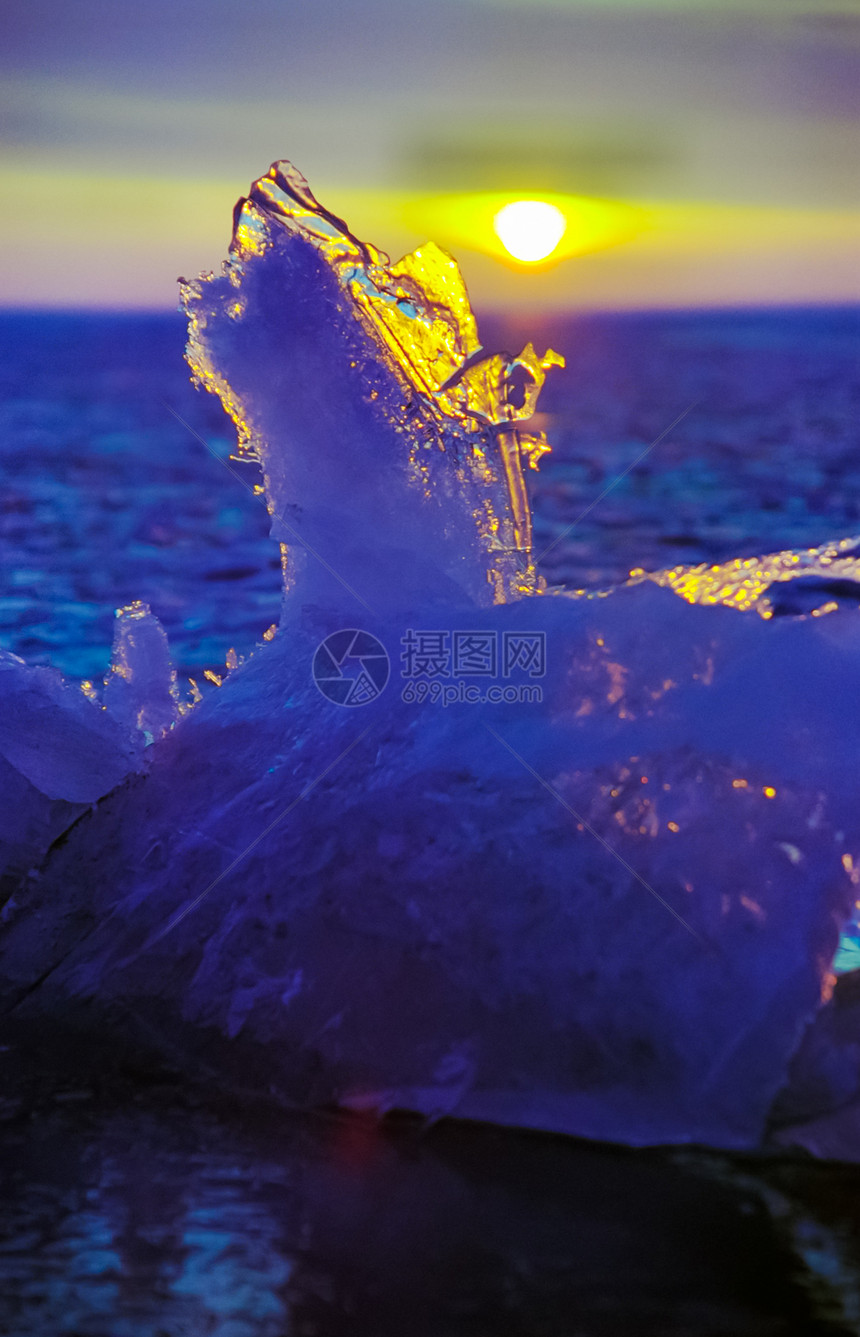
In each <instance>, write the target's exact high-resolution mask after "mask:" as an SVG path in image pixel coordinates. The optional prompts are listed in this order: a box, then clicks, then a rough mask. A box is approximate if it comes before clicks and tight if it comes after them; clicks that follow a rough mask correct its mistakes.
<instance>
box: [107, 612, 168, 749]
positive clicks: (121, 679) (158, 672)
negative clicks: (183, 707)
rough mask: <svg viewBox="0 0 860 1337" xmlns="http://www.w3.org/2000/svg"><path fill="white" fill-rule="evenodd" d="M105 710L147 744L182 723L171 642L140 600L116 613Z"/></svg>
mask: <svg viewBox="0 0 860 1337" xmlns="http://www.w3.org/2000/svg"><path fill="white" fill-rule="evenodd" d="M104 707H105V710H106V711H107V713H108V715H110V717H111V719H114V720H116V721H117V723H119V724H120V725H122V726H123V727H124V728H125V729H127V730H128V731H129V732H132V733H133V732H135V731H137V732H139V733H140V734H141V735H142V736H143V739H144V740H145V741H146V742H147V743H152V742H153V741H154V740H155V739H156V738H160V737H161V736H162V734H164V733H165V732H166V731H167V730H168V729H169V728H171V726H172V725H173V724H174V723H175V722H176V720H177V719H178V718H179V691H178V688H177V686H176V671H175V669H174V667H173V664H172V663H171V659H170V649H169V647H168V644H167V636H166V635H165V632H164V628H163V627H162V625H161V623H160V622H159V620H158V618H157V617H155V616H154V614H153V612H152V610H151V609H150V608H149V606H148V605H147V604H145V603H141V602H140V601H139V600H138V601H137V602H135V603H133V604H130V605H129V606H128V607H127V608H118V609H117V614H116V629H115V631H114V642H113V654H112V655H111V664H110V672H109V673H108V676H107V678H106V679H105V690H104Z"/></svg>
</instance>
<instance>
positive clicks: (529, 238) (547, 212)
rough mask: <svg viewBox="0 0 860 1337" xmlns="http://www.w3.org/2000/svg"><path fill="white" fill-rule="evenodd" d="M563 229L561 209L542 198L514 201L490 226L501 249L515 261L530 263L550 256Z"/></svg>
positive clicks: (563, 219)
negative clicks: (500, 244)
mask: <svg viewBox="0 0 860 1337" xmlns="http://www.w3.org/2000/svg"><path fill="white" fill-rule="evenodd" d="M566 228H567V219H566V218H565V216H564V214H563V213H562V212H561V210H560V209H557V208H556V207H555V205H554V204H547V203H546V202H545V201H544V200H515V201H514V203H513V204H506V205H505V207H504V209H500V210H499V212H498V213H497V214H496V216H495V218H494V219H493V229H494V231H495V233H496V236H497V237H498V238H499V241H500V242H501V243H502V245H503V246H504V248H505V250H506V251H507V252H508V253H509V254H510V255H512V256H513V257H514V259H515V260H522V261H523V262H524V263H525V264H532V265H533V264H536V263H537V262H538V261H539V260H546V259H547V257H548V256H550V255H552V253H553V251H554V250H555V249H556V247H557V246H558V244H559V242H560V241H561V239H562V237H563V236H564V233H565V229H566Z"/></svg>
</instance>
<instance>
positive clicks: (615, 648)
mask: <svg viewBox="0 0 860 1337" xmlns="http://www.w3.org/2000/svg"><path fill="white" fill-rule="evenodd" d="M305 190H306V188H305V187H303V186H302V184H301V183H300V182H298V181H297V179H296V178H295V177H294V176H293V177H291V176H290V175H289V173H288V172H287V170H286V169H285V168H282V169H274V170H273V173H272V174H270V177H269V178H265V179H264V180H263V181H262V182H260V183H257V186H256V187H255V188H254V190H253V191H252V194H251V197H250V200H249V201H246V202H245V203H244V205H243V206H242V207H241V208H240V210H239V212H238V220H237V234H236V241H235V243H234V247H233V251H232V254H231V259H230V261H229V263H228V265H227V267H226V269H225V271H224V273H223V274H222V275H220V276H218V277H212V278H210V279H208V280H207V279H202V280H200V281H198V282H197V283H194V284H191V285H188V287H187V289H186V301H187V303H188V306H189V311H190V315H191V342H190V360H191V362H192V366H193V367H194V369H195V371H196V373H197V375H198V376H199V377H200V378H201V379H202V380H203V381H204V382H205V383H206V384H207V385H208V386H209V387H210V388H212V389H215V390H216V391H217V392H218V393H219V394H220V395H221V396H222V398H223V399H224V401H225V404H226V406H227V407H228V408H229V410H230V412H231V413H232V414H233V416H234V419H235V420H236V422H237V424H238V426H239V435H240V443H241V446H242V449H243V450H244V451H245V452H246V453H247V452H248V451H252V452H254V453H255V454H256V455H257V456H258V457H259V459H260V460H261V462H262V466H263V472H264V477H265V484H266V487H267V501H268V505H269V509H270V512H271V514H272V516H273V528H274V532H275V534H276V536H277V537H278V539H279V541H281V542H282V544H283V547H284V549H285V551H284V559H285V587H286V598H285V603H284V615H283V620H282V628H281V631H280V633H279V634H278V635H277V636H275V637H274V639H272V640H270V641H268V642H267V643H265V644H263V645H261V646H260V647H259V648H258V650H257V651H256V652H255V654H254V655H253V657H252V658H251V659H250V660H249V661H248V662H246V663H244V664H241V665H239V664H238V662H237V661H236V659H235V658H234V661H233V662H234V665H235V667H234V668H233V670H232V672H231V673H230V675H229V677H228V678H227V680H226V682H225V684H224V687H223V688H222V689H221V691H220V692H218V693H215V694H213V695H212V696H210V698H209V699H207V700H206V701H205V702H204V703H203V704H202V705H200V706H199V707H198V708H197V709H195V710H193V711H192V712H191V713H190V714H187V715H186V716H185V717H184V718H182V719H181V720H179V722H178V723H177V724H176V726H175V727H174V728H173V729H172V730H171V731H170V732H169V733H168V734H167V735H166V736H165V737H164V738H163V739H162V740H161V741H160V742H158V743H157V744H156V745H155V746H153V747H152V748H150V749H148V754H150V755H149V769H148V773H147V774H146V776H145V777H142V778H140V779H139V780H136V781H135V782H134V783H132V784H131V785H129V786H127V787H124V788H123V789H121V790H118V791H117V792H116V793H115V794H113V795H111V797H110V798H108V799H107V800H106V801H104V802H103V803H101V804H100V805H99V808H98V810H97V811H95V812H94V813H92V814H90V815H88V816H86V817H84V818H83V819H82V820H81V821H80V822H79V823H78V825H77V826H76V828H75V830H74V831H72V832H71V833H70V835H69V837H68V839H67V840H66V841H65V842H64V844H63V846H62V848H59V849H57V850H56V851H55V853H54V854H53V856H52V858H51V860H50V862H49V864H48V865H47V867H46V868H45V869H44V870H43V875H42V877H41V878H40V879H39V880H37V881H32V882H30V883H28V884H27V885H26V886H25V887H24V888H22V890H21V893H20V894H19V895H17V896H16V898H15V902H14V904H12V905H11V906H9V907H7V921H8V926H7V931H6V933H5V934H4V937H3V939H2V942H0V976H2V979H3V991H4V996H5V998H6V1000H7V1003H8V1005H12V1006H15V1007H16V1009H17V1013H18V1015H20V1016H23V1017H27V1016H29V1017H44V1016H45V1015H48V1016H50V1015H52V1014H53V1015H56V1014H57V1013H58V1012H60V1011H62V1013H63V1015H64V1016H66V1017H67V1018H69V1019H71V1021H72V1022H73V1023H76V1024H80V1025H83V1026H87V1027H92V1026H93V1025H94V1024H95V1025H96V1026H97V1027H98V1028H99V1029H101V1030H107V1032H108V1033H109V1034H110V1035H112V1036H114V1037H115V1038H117V1039H124V1040H125V1041H126V1042H130V1043H134V1044H136V1045H142V1046H145V1047H150V1048H154V1049H155V1050H156V1051H157V1052H159V1053H161V1054H168V1055H170V1056H171V1057H172V1058H174V1059H178V1060H179V1061H181V1063H182V1065H183V1066H184V1067H186V1068H188V1069H190V1070H192V1071H199V1072H202V1073H203V1074H204V1075H205V1074H207V1073H208V1074H213V1073H217V1074H219V1078H220V1080H225V1079H226V1080H228V1081H231V1082H233V1083H234V1084H235V1085H237V1086H239V1087H243V1088H248V1087H250V1088H254V1089H260V1088H262V1089H266V1090H269V1091H271V1092H273V1093H275V1094H277V1095H278V1096H280V1097H281V1098H282V1099H285V1100H291V1101H295V1102H298V1103H302V1104H307V1103H309V1104H319V1103H332V1102H337V1103H340V1104H343V1105H347V1106H350V1107H357V1108H361V1109H365V1108H370V1109H386V1108H391V1107H392V1106H406V1107H408V1108H411V1109H416V1110H419V1111H421V1112H423V1113H425V1114H428V1115H430V1116H436V1115H439V1114H444V1113H459V1114H461V1115H466V1116H469V1117H475V1118H486V1119H493V1120H497V1121H499V1122H510V1123H520V1124H527V1125H531V1126H537V1127H544V1128H555V1129H560V1130H564V1131H567V1132H573V1133H579V1134H583V1135H587V1136H592V1137H609V1138H618V1139H620V1140H624V1141H629V1142H632V1143H647V1142H661V1141H707V1142H712V1143H715V1144H717V1145H721V1146H731V1147H748V1146H753V1145H756V1144H757V1143H758V1142H759V1141H760V1140H761V1138H762V1136H763V1135H764V1133H765V1130H766V1126H767V1121H768V1116H769V1112H770V1110H771V1107H772V1105H773V1102H774V1100H775V1098H776V1097H777V1096H779V1095H780V1093H781V1090H782V1088H783V1087H784V1086H785V1084H786V1081H787V1075H788V1072H789V1067H790V1064H791V1061H792V1057H793V1056H794V1055H795V1054H796V1052H797V1050H798V1047H799V1046H800V1045H801V1041H802V1038H803V1036H804V1032H805V1029H806V1027H807V1026H808V1024H809V1023H810V1022H811V1021H813V1019H814V1018H815V1016H816V1014H817V1013H818V1009H819V1007H820V1004H821V1002H822V1000H823V999H826V998H827V997H828V995H829V993H830V991H831V989H832V987H833V977H832V974H831V964H832V961H833V956H834V952H835V950H836V946H837V942H838V937H839V931H840V928H841V926H842V925H844V924H845V922H846V921H847V920H848V918H849V915H850V913H851V909H852V906H853V902H854V897H855V895H856V889H855V869H856V867H857V865H858V860H860V824H858V819H857V815H856V814H857V812H858V811H860V806H858V797H860V796H858V793H857V789H858V783H857V777H856V763H855V758H856V752H857V728H856V708H855V688H854V683H855V681H856V665H857V662H858V655H860V624H858V623H857V618H856V612H857V602H858V600H857V597H856V589H857V580H856V577H857V566H856V559H855V558H854V556H853V541H851V540H846V542H845V543H844V544H843V545H841V546H840V545H839V544H838V543H836V542H833V543H829V544H825V546H824V547H823V548H821V549H820V550H818V551H816V552H814V553H810V552H806V553H805V554H804V553H802V552H796V553H793V554H791V553H789V554H785V553H783V554H778V555H776V556H774V557H771V558H764V559H761V560H758V559H756V560H752V559H750V560H748V561H747V563H746V565H744V564H743V563H739V564H737V563H736V564H734V565H732V564H728V565H726V566H725V567H723V568H719V569H717V568H715V567H714V566H713V564H712V563H711V564H705V565H704V566H703V567H702V569H700V570H695V569H692V570H691V569H686V568H685V569H679V568H677V567H676V568H672V569H671V570H669V571H668V572H667V573H665V574H663V575H659V576H657V577H655V578H653V579H647V578H645V577H644V573H643V575H636V576H635V577H634V578H633V580H632V582H631V583H630V584H627V585H623V586H620V587H618V588H616V589H615V590H614V591H613V592H602V593H601V594H597V593H592V594H591V595H588V596H586V595H578V596H577V595H573V596H571V595H565V594H545V593H542V587H541V581H540V578H539V576H538V574H537V571H536V568H535V561H534V553H533V549H532V545H531V539H530V526H529V523H528V517H527V515H525V514H524V513H523V512H522V510H521V505H522V498H523V492H522V486H521V480H522V474H521V472H519V471H520V469H521V464H522V462H523V460H525V462H526V463H528V461H529V460H533V459H534V458H535V457H536V456H537V455H538V454H539V453H540V449H541V447H542V445H543V443H542V441H541V439H540V436H539V435H537V436H535V435H533V432H534V429H535V424H534V422H533V421H532V422H529V423H528V427H526V426H523V429H522V430H523V432H526V433H527V434H526V435H525V436H524V437H520V436H519V432H520V428H519V427H518V426H516V423H517V416H516V414H517V412H518V410H517V407H516V402H515V401H517V400H518V399H519V398H520V396H521V394H522V390H523V381H522V376H523V375H525V372H528V376H527V377H526V381H528V377H531V385H532V389H534V388H535V387H537V385H538V381H539V380H540V379H542V374H543V371H544V370H545V369H546V364H547V362H548V361H549V360H550V359H547V358H543V359H538V358H537V357H536V355H534V353H533V352H532V353H529V352H528V348H527V349H526V350H525V352H524V353H523V354H522V355H520V356H519V357H518V358H514V357H511V356H510V355H507V354H503V353H498V354H495V353H493V354H489V353H487V352H485V351H484V350H482V349H481V348H480V347H479V346H477V345H476V339H477V335H476V334H474V336H473V326H472V325H471V324H470V323H469V322H470V321H471V316H470V315H469V314H468V311H467V309H464V308H463V306H462V302H463V300H464V299H463V297H462V293H461V289H460V288H459V287H458V285H457V280H456V273H455V270H454V269H453V268H452V267H451V263H452V262H450V261H448V260H447V259H446V258H445V257H441V258H440V256H439V255H438V254H436V253H432V252H426V251H425V253H424V256H423V257H419V260H418V261H414V260H413V261H412V262H410V261H409V260H408V259H407V261H403V262H401V263H400V265H399V266H395V267H388V266H387V265H386V264H385V262H384V260H383V259H382V258H381V257H379V256H378V253H375V252H372V250H371V249H370V248H366V247H363V246H362V244H361V243H358V242H357V241H356V240H355V238H352V237H351V235H350V234H349V233H348V232H346V231H345V229H344V228H343V227H342V226H341V225H340V224H339V223H338V220H334V219H332V217H331V216H330V215H327V214H325V212H324V211H322V210H319V209H318V208H317V207H316V205H315V202H313V201H312V197H309V196H308V195H307V194H306V193H305ZM431 262H432V263H431ZM440 274H441V275H443V276H444V278H445V284H446V285H447V286H445V288H444V292H441V293H440V292H438V291H436V290H435V289H434V288H433V284H434V283H436V282H437V280H438V276H439V275H440ZM431 299H434V300H431ZM406 307H408V308H409V310H405V308H406ZM394 308H397V311H396V312H394ZM380 313H381V315H380ZM392 313H394V314H392ZM391 320H393V321H394V324H393V325H392V324H391ZM404 322H406V324H404ZM413 327H414V330H413V333H414V339H415V348H413V349H412V351H411V352H407V354H403V348H402V340H403V337H404V335H403V331H404V329H406V330H407V331H408V330H409V329H410V328H413ZM392 330H394V332H395V334H396V335H397V338H396V339H395V341H394V342H395V344H396V345H397V346H396V347H394V346H393V344H392V340H391V338H390V337H389V336H391V334H392ZM440 349H441V352H440V351H439V350H440ZM398 350H399V351H398ZM416 350H417V351H416ZM458 358H459V359H460V361H459V364H458V363H457V359H458ZM440 361H441V362H444V363H445V367H444V374H443V372H442V371H440V370H439V367H438V366H437V363H439V362H440ZM452 362H453V364H454V365H453V369H452V368H451V364H452ZM434 368H435V370H434ZM523 368H525V372H523ZM431 371H432V372H433V374H432V375H431ZM515 372H516V373H517V374H516V375H515V374H514V373H515ZM472 377H474V378H475V379H470V378H472ZM428 378H429V379H428ZM518 385H519V389H517V386H518ZM446 387H447V388H446ZM531 393H532V391H531V390H529V389H528V385H527V386H526V400H527V402H528V407H529V409H531V408H532V407H533V404H532V403H531V402H529V401H528V394H531ZM446 396H448V398H447V399H446ZM452 396H453V397H452ZM509 409H513V410H514V411H513V412H511V413H508V410H509ZM482 497H483V499H484V501H485V503H486V504H483V503H482V500H481V499H482ZM825 537H826V536H825ZM798 577H801V578H800V579H799V578H798ZM661 586H662V587H661ZM679 596H681V597H679ZM357 619H360V620H359V621H357ZM356 625H360V626H362V627H364V628H365V629H366V630H367V631H368V632H370V633H372V634H373V635H374V636H376V637H378V638H379V639H380V641H381V642H382V644H383V645H384V646H385V647H386V649H387V651H388V654H389V656H390V658H391V662H392V664H393V665H394V666H395V673H394V675H393V679H392V682H391V684H390V686H389V687H388V688H387V690H386V692H384V693H383V694H382V695H381V696H380V697H379V698H378V700H376V701H374V702H372V703H371V704H369V705H367V706H366V707H363V708H362V710H361V711H357V712H354V711H349V710H344V709H341V708H338V707H336V706H333V705H332V704H331V702H330V701H328V700H326V699H325V698H324V697H323V696H322V694H321V693H320V691H318V689H317V687H316V685H315V684H314V683H313V681H312V680H311V676H310V668H311V664H312V662H313V659H314V655H315V652H316V649H317V647H318V646H319V644H320V642H321V641H322V640H323V639H324V638H325V637H327V636H328V635H330V634H332V633H333V632H336V631H339V630H341V629H343V628H344V627H354V626H356ZM440 626H441V627H444V628H445V629H447V631H448V632H449V633H453V632H455V631H474V630H475V629H479V630H480V629H483V630H490V631H492V632H505V631H508V632H513V633H516V634H522V633H524V632H529V633H531V634H535V633H540V634H542V635H544V636H545V637H546V647H547V671H546V677H545V678H544V679H543V681H542V687H543V701H542V703H540V704H536V703H535V702H534V701H532V702H530V703H528V704H526V705H523V704H518V705H493V706H489V705H485V706H480V707H476V706H474V705H456V706H451V707H449V708H448V709H444V708H442V707H441V706H438V705H433V703H432V702H429V701H428V702H426V703H425V704H423V705H422V704H421V703H420V702H414V701H407V700H402V699H401V697H400V691H399V687H400V683H399V682H398V681H397V679H396V666H397V664H398V659H399V650H400V643H401V638H402V636H403V634H404V632H405V630H406V629H407V628H409V627H419V628H420V627H425V628H431V627H437V628H438V627H440ZM157 657H158V656H157V655H156V659H157ZM150 662H151V660H150V656H149V655H144V658H143V680H144V683H147V682H149V683H150V684H151V683H152V682H154V683H155V685H156V688H157V690H158V691H159V692H161V698H160V699H161V700H162V703H163V702H164V677H163V674H161V673H158V672H156V673H154V674H153V675H152V677H150V676H149V673H148V669H147V667H146V666H147V665H148V664H150ZM159 684H160V685H159ZM147 699H148V692H145V693H144V698H143V700H144V701H145V700H147ZM138 707H139V703H138ZM138 707H136V708H138ZM37 979H42V980H43V982H42V983H41V984H40V986H39V987H38V988H34V987H33V983H34V981H36V980H37ZM821 1015H822V1016H824V1015H825V1014H824V1013H822V1014H821ZM810 1043H811V1042H810ZM828 1043H829V1042H828ZM840 1044H841V1041H840ZM825 1047H826V1045H825ZM812 1048H813V1049H814V1050H815V1053H817V1052H818V1050H817V1048H816V1046H815V1045H813V1046H812ZM837 1048H839V1046H837ZM811 1061H812V1062H813V1063H814V1062H816V1061H817V1060H816V1059H814V1057H813V1059H812V1060H811ZM851 1061H852V1057H851V1055H850V1054H849V1053H847V1051H846V1052H840V1054H838V1055H837V1058H836V1060H835V1065H836V1067H837V1068H838V1067H839V1065H840V1064H841V1063H850V1062H851ZM832 1067H833V1063H832V1062H831V1068H832ZM847 1086H850V1083H847ZM846 1089H847V1087H846V1083H845V1082H844V1081H843V1082H842V1085H841V1087H840V1090H839V1093H840V1094H841V1095H844V1093H845V1090H846ZM849 1094H850V1093H849ZM833 1096H834V1099H835V1098H836V1096H837V1086H836V1085H834V1087H833ZM828 1099H829V1097H828ZM825 1106H826V1107H827V1102H825ZM788 1107H791V1101H790V1100H789V1101H788V1106H786V1105H785V1101H784V1103H783V1108H788ZM793 1108H795V1109H796V1110H798V1111H799V1109H800V1107H799V1105H795V1106H794V1107H793ZM798 1117H805V1110H804V1112H803V1114H802V1115H801V1114H800V1113H798Z"/></svg>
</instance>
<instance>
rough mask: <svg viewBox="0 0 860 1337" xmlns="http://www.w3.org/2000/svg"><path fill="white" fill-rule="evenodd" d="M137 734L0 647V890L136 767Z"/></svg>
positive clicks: (48, 672)
mask: <svg viewBox="0 0 860 1337" xmlns="http://www.w3.org/2000/svg"><path fill="white" fill-rule="evenodd" d="M138 751H139V749H138V744H137V734H136V732H135V731H134V730H130V729H128V728H124V727H123V726H122V725H121V724H119V723H117V722H116V721H114V720H112V719H111V718H109V717H108V715H106V714H105V712H104V711H101V710H99V709H98V707H97V706H96V705H95V704H94V703H93V702H92V701H90V700H88V699H87V697H86V696H85V695H84V694H83V693H82V692H81V691H79V690H78V688H77V687H74V686H72V685H70V684H68V683H66V682H64V681H63V679H62V678H61V677H60V674H59V673H57V672H56V671H55V670H53V669H49V668H32V667H28V666H27V665H26V664H24V662H23V661H22V660H20V659H18V658H17V657H16V656H15V655H10V654H5V653H0V879H2V885H3V886H4V887H5V888H6V894H7V895H8V894H9V892H10V891H11V890H12V889H13V888H14V886H15V884H16V883H17V882H18V881H19V880H20V878H21V876H22V875H23V874H26V873H28V872H29V870H30V869H31V868H38V866H39V865H40V864H41V862H42V860H43V859H44V857H45V854H46V852H47V849H48V846H49V845H50V844H51V843H52V841H54V840H55V839H56V838H57V837H58V836H59V835H60V834H61V833H62V832H63V831H65V830H66V829H67V828H68V827H69V826H70V825H71V824H72V822H73V821H74V820H75V818H76V817H77V816H78V815H79V814H80V813H81V812H83V811H84V810H85V808H86V807H87V806H89V805H90V804H92V803H95V802H96V801H97V800H98V799H100V798H101V797H102V796H103V795H104V794H107V793H108V792H109V791H110V790H112V789H114V788H115V787H116V786H117V785H118V784H119V783H120V781H121V780H122V779H123V778H124V777H125V776H126V775H127V774H128V773H129V772H130V771H131V770H133V769H134V768H135V767H136V764H137V761H138Z"/></svg>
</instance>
